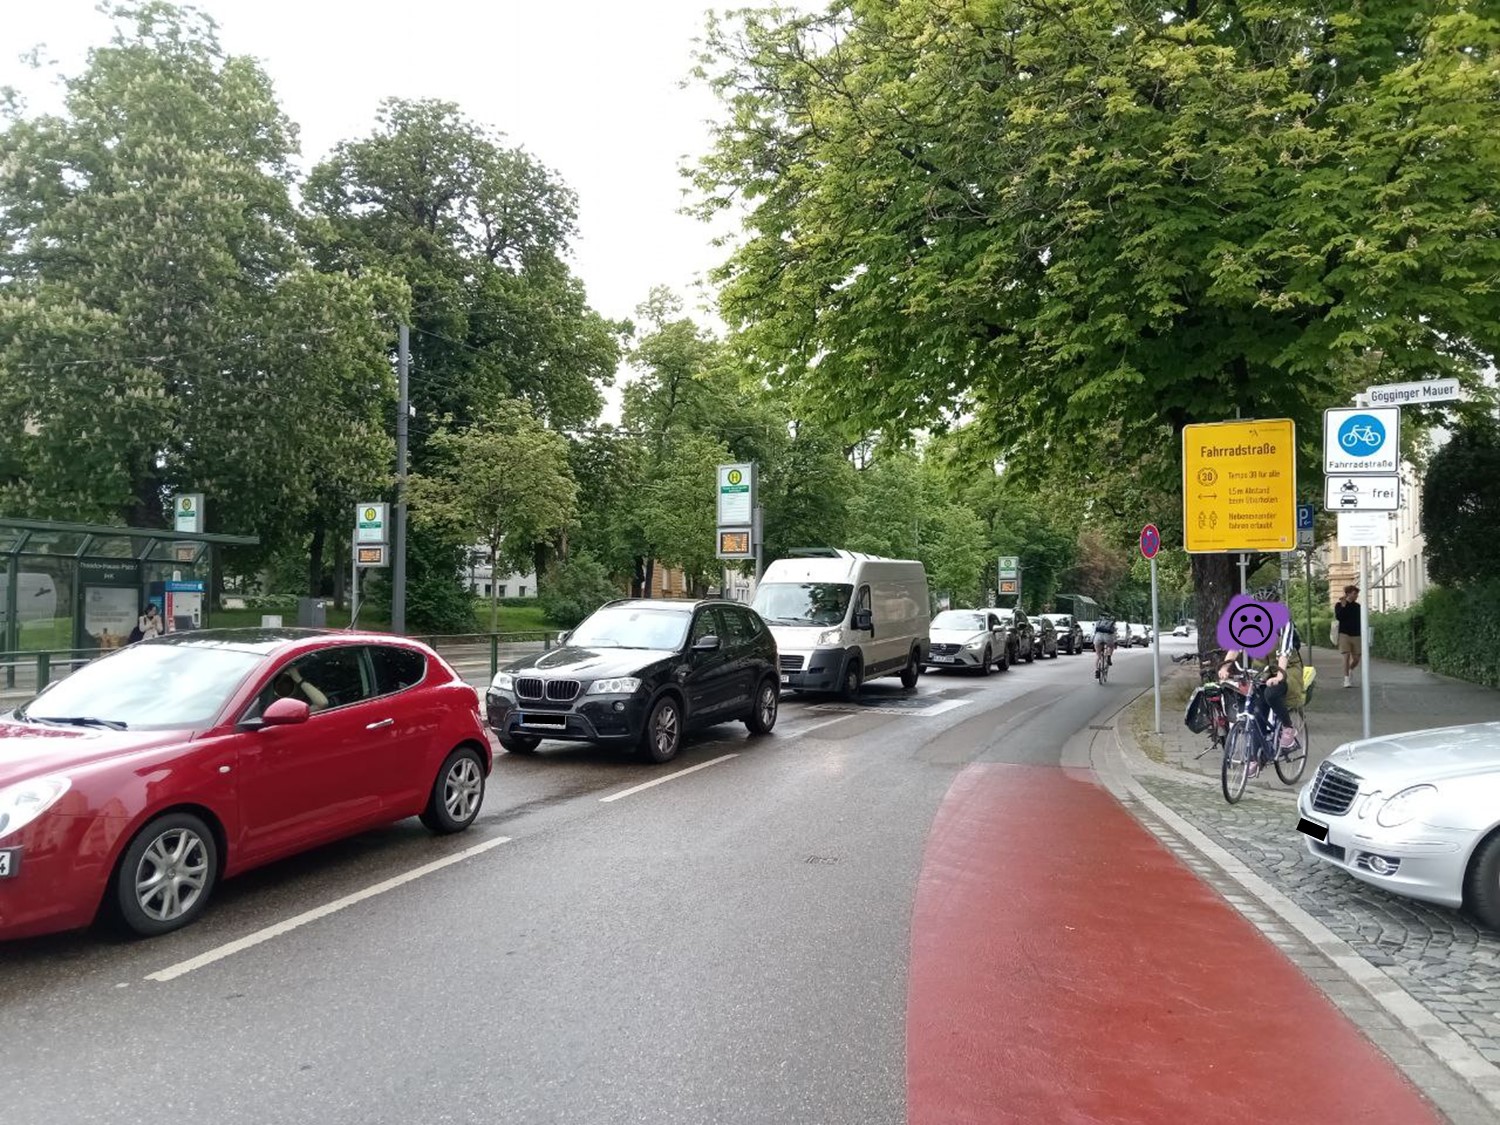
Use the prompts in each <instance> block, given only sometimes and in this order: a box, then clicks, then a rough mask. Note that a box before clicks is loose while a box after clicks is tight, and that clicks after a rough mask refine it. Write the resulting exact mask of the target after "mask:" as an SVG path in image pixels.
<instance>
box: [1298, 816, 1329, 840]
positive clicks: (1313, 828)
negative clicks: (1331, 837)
mask: <svg viewBox="0 0 1500 1125" xmlns="http://www.w3.org/2000/svg"><path fill="white" fill-rule="evenodd" d="M1297 831H1298V832H1301V833H1303V834H1304V835H1307V836H1311V837H1312V838H1313V839H1314V840H1327V839H1328V825H1326V824H1319V823H1318V822H1317V821H1316V820H1308V819H1307V817H1305V816H1304V817H1301V818H1300V819H1299V820H1298V821H1297Z"/></svg>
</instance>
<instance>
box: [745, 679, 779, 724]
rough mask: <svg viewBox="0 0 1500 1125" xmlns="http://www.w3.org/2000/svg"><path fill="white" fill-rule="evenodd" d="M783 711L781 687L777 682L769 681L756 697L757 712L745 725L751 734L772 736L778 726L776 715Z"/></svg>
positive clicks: (763, 683) (766, 681)
mask: <svg viewBox="0 0 1500 1125" xmlns="http://www.w3.org/2000/svg"><path fill="white" fill-rule="evenodd" d="M780 709H781V686H780V685H779V684H778V683H776V681H774V680H771V679H767V680H765V681H763V682H762V683H761V685H760V691H759V692H758V693H757V694H756V697H755V710H754V711H753V712H752V713H751V715H750V718H749V719H747V720H746V721H745V725H746V726H747V727H749V728H750V733H751V734H770V733H771V729H772V728H773V727H774V726H775V725H776V715H777V713H778V711H779V710H780Z"/></svg>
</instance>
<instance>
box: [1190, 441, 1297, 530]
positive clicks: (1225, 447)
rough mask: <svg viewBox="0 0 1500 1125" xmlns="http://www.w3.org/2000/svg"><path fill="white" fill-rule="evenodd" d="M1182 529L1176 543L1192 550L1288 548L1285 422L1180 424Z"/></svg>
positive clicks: (1292, 470)
mask: <svg viewBox="0 0 1500 1125" xmlns="http://www.w3.org/2000/svg"><path fill="white" fill-rule="evenodd" d="M1182 528H1183V533H1182V539H1183V544H1182V545H1183V547H1184V549H1186V550H1188V551H1190V552H1193V553H1201V554H1208V553H1213V552H1217V551H1292V550H1296V547H1297V433H1296V427H1295V426H1294V425H1293V423H1292V420H1291V419H1290V418H1260V419H1246V420H1244V421H1238V422H1211V423H1204V424H1202V425H1194V426H1184V427H1183V430H1182Z"/></svg>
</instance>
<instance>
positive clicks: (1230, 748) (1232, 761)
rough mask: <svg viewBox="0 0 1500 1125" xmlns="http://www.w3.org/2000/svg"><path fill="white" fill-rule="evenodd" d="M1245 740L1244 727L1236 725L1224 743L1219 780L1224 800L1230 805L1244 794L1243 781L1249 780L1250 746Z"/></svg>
mask: <svg viewBox="0 0 1500 1125" xmlns="http://www.w3.org/2000/svg"><path fill="white" fill-rule="evenodd" d="M1246 741H1247V740H1246V738H1245V730H1244V728H1243V727H1240V726H1236V727H1235V728H1234V729H1233V730H1232V731H1230V732H1229V741H1228V742H1226V743H1225V744H1224V762H1223V764H1222V765H1221V766H1220V767H1219V780H1220V782H1221V783H1222V784H1223V787H1224V800H1226V801H1228V802H1229V803H1230V804H1231V805H1232V804H1234V803H1235V802H1236V801H1238V800H1239V799H1240V798H1241V797H1243V796H1244V795H1245V783H1246V782H1247V781H1249V780H1250V758H1249V754H1250V748H1249V747H1248V746H1247V745H1245V743H1246Z"/></svg>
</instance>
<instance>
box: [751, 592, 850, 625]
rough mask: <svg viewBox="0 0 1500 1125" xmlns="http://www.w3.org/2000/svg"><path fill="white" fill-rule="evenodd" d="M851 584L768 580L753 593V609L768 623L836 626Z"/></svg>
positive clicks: (845, 611) (846, 608)
mask: <svg viewBox="0 0 1500 1125" xmlns="http://www.w3.org/2000/svg"><path fill="white" fill-rule="evenodd" d="M853 594H854V587H853V586H848V585H844V584H840V583H834V582H771V583H768V584H766V585H762V586H761V588H760V589H759V590H757V591H756V592H755V607H754V608H755V612H756V613H758V614H760V615H761V617H763V618H764V619H765V621H766V624H768V625H804V626H805V625H814V626H816V625H838V624H841V623H842V622H843V620H844V615H845V614H846V613H847V612H848V611H849V598H850V597H851V596H853Z"/></svg>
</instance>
